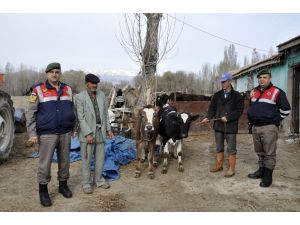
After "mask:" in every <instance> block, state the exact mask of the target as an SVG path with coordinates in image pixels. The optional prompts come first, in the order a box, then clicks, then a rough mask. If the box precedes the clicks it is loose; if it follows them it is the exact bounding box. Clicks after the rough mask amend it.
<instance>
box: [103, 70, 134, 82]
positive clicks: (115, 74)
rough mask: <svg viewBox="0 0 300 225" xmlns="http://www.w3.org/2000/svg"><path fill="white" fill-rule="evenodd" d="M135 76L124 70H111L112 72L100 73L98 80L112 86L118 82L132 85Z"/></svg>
mask: <svg viewBox="0 0 300 225" xmlns="http://www.w3.org/2000/svg"><path fill="white" fill-rule="evenodd" d="M134 77H135V74H133V73H131V72H128V71H125V70H113V71H104V72H102V73H100V79H101V80H103V81H109V82H112V83H113V84H117V83H119V82H120V81H122V80H123V81H128V82H130V84H133V79H134Z"/></svg>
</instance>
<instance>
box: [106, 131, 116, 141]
mask: <svg viewBox="0 0 300 225" xmlns="http://www.w3.org/2000/svg"><path fill="white" fill-rule="evenodd" d="M107 135H108V138H109V139H113V138H114V136H115V135H114V133H113V132H112V131H111V130H109V131H107Z"/></svg>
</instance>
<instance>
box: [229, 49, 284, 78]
mask: <svg viewBox="0 0 300 225" xmlns="http://www.w3.org/2000/svg"><path fill="white" fill-rule="evenodd" d="M281 56H282V53H279V54H276V55H272V56H271V57H269V58H266V59H264V60H261V61H258V62H256V63H253V64H250V65H247V66H244V67H242V68H240V69H237V70H233V71H231V74H232V77H233V78H235V77H239V76H241V75H242V74H244V73H248V72H251V71H253V70H256V69H259V68H262V67H265V66H269V65H273V64H277V63H280V57H281Z"/></svg>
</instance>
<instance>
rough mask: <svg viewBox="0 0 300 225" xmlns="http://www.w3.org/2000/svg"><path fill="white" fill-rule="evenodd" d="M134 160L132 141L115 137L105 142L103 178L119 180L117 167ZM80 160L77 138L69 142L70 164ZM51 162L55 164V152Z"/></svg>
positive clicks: (92, 162) (34, 154)
mask: <svg viewBox="0 0 300 225" xmlns="http://www.w3.org/2000/svg"><path fill="white" fill-rule="evenodd" d="M31 157H33V158H37V157H39V156H38V153H37V152H34V153H32V155H31ZM135 158H136V146H135V142H134V141H133V140H132V139H128V138H125V137H122V136H115V137H114V138H113V139H107V140H106V142H105V161H104V166H103V172H102V174H103V176H104V177H105V178H106V179H109V180H116V179H119V178H120V173H119V167H120V166H121V165H126V164H128V163H130V162H131V161H132V160H134V159H135ZM78 160H81V155H80V143H79V140H78V139H77V137H75V138H72V140H71V151H70V162H75V161H78ZM53 161H55V162H57V154H56V151H55V152H54V155H53ZM91 167H92V168H94V160H91Z"/></svg>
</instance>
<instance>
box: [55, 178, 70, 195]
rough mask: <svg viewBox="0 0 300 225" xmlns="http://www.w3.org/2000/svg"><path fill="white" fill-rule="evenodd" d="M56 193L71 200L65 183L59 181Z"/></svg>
mask: <svg viewBox="0 0 300 225" xmlns="http://www.w3.org/2000/svg"><path fill="white" fill-rule="evenodd" d="M58 192H59V193H61V194H62V195H63V196H64V197H65V198H72V192H71V190H70V189H69V187H68V184H67V181H66V180H64V181H59V188H58Z"/></svg>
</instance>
